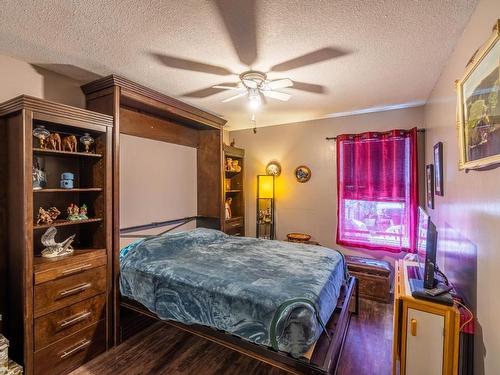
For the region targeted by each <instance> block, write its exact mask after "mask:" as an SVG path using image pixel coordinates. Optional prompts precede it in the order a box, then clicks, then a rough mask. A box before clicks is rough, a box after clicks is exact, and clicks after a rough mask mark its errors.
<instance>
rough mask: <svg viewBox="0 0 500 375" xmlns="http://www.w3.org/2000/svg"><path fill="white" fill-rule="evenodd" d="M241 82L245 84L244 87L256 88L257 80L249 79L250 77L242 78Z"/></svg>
mask: <svg viewBox="0 0 500 375" xmlns="http://www.w3.org/2000/svg"><path fill="white" fill-rule="evenodd" d="M243 83H244V84H245V86H246V87H249V88H251V89H256V88H257V86H258V85H257V82H255V81H253V80H251V79H244V80H243Z"/></svg>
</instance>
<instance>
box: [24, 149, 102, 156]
mask: <svg viewBox="0 0 500 375" xmlns="http://www.w3.org/2000/svg"><path fill="white" fill-rule="evenodd" d="M33 153H35V154H41V155H44V154H45V155H58V156H68V157H72V158H79V157H85V158H102V155H101V154H96V153H91V152H78V151H77V152H70V151H59V150H47V149H45V148H33Z"/></svg>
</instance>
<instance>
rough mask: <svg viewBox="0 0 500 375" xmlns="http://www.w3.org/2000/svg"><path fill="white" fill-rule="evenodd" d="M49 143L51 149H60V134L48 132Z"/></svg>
mask: <svg viewBox="0 0 500 375" xmlns="http://www.w3.org/2000/svg"><path fill="white" fill-rule="evenodd" d="M49 145H50V147H51V148H52V150H56V151H61V136H60V135H59V133H50V135H49Z"/></svg>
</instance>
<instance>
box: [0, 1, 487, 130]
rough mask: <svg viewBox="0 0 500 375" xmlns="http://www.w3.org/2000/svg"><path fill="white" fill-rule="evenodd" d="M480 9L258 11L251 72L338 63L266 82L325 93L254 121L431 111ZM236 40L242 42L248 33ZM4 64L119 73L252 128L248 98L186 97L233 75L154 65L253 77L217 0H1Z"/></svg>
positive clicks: (351, 5) (459, 5) (469, 5)
mask: <svg viewBox="0 0 500 375" xmlns="http://www.w3.org/2000/svg"><path fill="white" fill-rule="evenodd" d="M233 1H234V2H237V1H240V4H241V3H243V2H245V3H248V2H247V1H244V0H233ZM476 3H477V0H399V1H398V0H385V1H375V0H373V1H372V0H366V1H352V0H349V1H343V0H340V1H333V0H330V1H328V0H325V1H318V0H302V1H300V0H273V1H263V0H261V1H257V2H256V44H257V50H256V51H257V59H256V61H255V63H254V65H253V66H252V68H253V69H257V70H262V71H269V70H270V68H271V67H272V66H275V65H277V64H279V63H282V62H284V61H287V60H290V59H293V58H296V57H298V56H301V55H304V54H307V53H310V52H313V51H317V50H319V49H323V48H327V47H329V48H333V49H336V50H339V51H342V53H343V54H342V55H341V56H340V57H336V58H333V59H330V60H327V61H323V62H319V63H316V64H313V65H309V66H304V67H299V68H295V69H291V70H288V71H286V72H271V73H269V77H270V78H271V79H275V78H282V77H289V78H291V79H292V80H294V81H299V82H307V83H312V84H320V85H324V86H325V88H326V91H325V92H324V93H311V92H304V91H299V90H296V89H293V88H291V89H285V90H283V91H286V92H289V93H291V94H292V95H293V96H292V98H291V99H290V101H288V102H278V101H276V100H272V99H268V104H267V105H266V106H264V107H263V108H262V109H261V110H260V111H259V112H258V113H257V123H258V125H259V126H264V125H273V124H282V123H287V122H297V121H303V120H309V119H312V118H318V117H324V116H327V115H329V114H332V113H337V112H348V111H354V110H359V109H364V108H369V107H376V106H377V107H378V106H385V105H394V104H401V103H409V102H419V101H425V100H426V99H427V97H428V95H429V94H430V91H431V90H432V87H433V85H434V83H435V81H436V80H437V78H438V75H439V73H440V72H441V70H442V68H443V65H444V64H445V63H446V60H447V58H448V56H449V55H450V53H451V51H452V49H453V46H454V44H455V42H456V40H457V39H458V37H459V36H460V34H461V32H462V30H463V29H464V27H465V25H466V23H467V21H468V19H469V17H470V15H471V13H472V11H473V9H474V7H475V5H476ZM242 6H244V4H242ZM242 9H245V8H242ZM245 12H246V10H245ZM243 24H244V22H242V25H243ZM236 27H238V25H236ZM240 32H241V35H243V36H245V30H240ZM0 54H5V55H10V56H13V57H17V58H20V59H23V60H25V61H28V62H31V63H34V64H42V65H43V66H44V67H45V68H49V69H51V68H52V69H53V70H56V71H58V70H59V71H62V72H63V73H64V74H67V75H70V76H71V75H74V76H75V77H76V78H79V79H85V78H86V77H87V76H86V74H85V72H86V71H88V72H92V73H95V74H99V75H108V74H110V73H115V74H119V75H122V76H124V77H126V78H129V79H131V80H134V81H137V82H139V83H142V84H144V85H146V86H149V87H152V88H154V89H156V90H158V91H161V92H163V93H165V94H167V95H170V96H174V97H177V98H179V99H181V100H184V101H186V102H189V103H191V104H193V105H195V106H198V107H200V108H203V109H206V110H209V111H211V112H214V113H217V114H219V115H221V116H223V117H224V118H226V119H227V120H228V126H229V129H230V130H232V129H238V128H246V127H250V126H251V124H250V121H249V120H250V112H249V109H248V107H247V106H246V101H245V100H244V99H240V100H236V101H234V102H230V103H221V100H222V99H224V98H226V97H228V96H229V95H231V94H230V93H229V92H224V93H218V94H216V95H213V96H209V97H207V98H188V97H185V96H183V94H186V93H189V92H193V91H196V90H199V89H203V88H206V87H209V86H211V85H215V84H220V83H223V82H226V83H227V82H233V81H234V82H236V81H237V75H236V74H235V75H227V76H222V75H215V74H210V73H202V72H194V71H188V70H183V69H178V68H172V67H167V66H165V65H164V64H162V62H161V60H160V59H158V57H157V55H158V54H161V55H165V54H166V55H170V56H175V57H180V58H183V59H189V60H194V61H197V62H202V63H205V64H211V65H216V66H220V67H224V68H227V69H228V70H229V71H231V72H234V73H240V72H242V71H244V70H247V69H248V66H245V65H244V64H242V63H241V62H240V61H239V59H238V55H237V54H236V52H235V49H234V48H233V44H232V42H231V38H230V37H229V34H228V32H227V30H226V28H225V26H224V22H223V20H222V17H221V15H220V13H219V12H218V11H217V7H216V4H215V3H214V2H212V1H205V0H198V1H195V0H182V1H166V0H151V1H142V0H135V1H132V0H128V1H127V0H121V1H117V0H115V1H98V0H80V1H78V0H74V1H70V0H39V1H32V0H3V1H2V5H1V7H0ZM91 77H92V75H89V76H88V78H89V79H90V78H91ZM451 84H453V83H452V82H450V85H451Z"/></svg>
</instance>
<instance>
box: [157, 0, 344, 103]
mask: <svg viewBox="0 0 500 375" xmlns="http://www.w3.org/2000/svg"><path fill="white" fill-rule="evenodd" d="M256 2H257V1H256V0H241V1H234V0H215V1H214V3H215V5H216V8H217V11H218V13H219V14H220V16H221V19H222V21H223V23H224V25H225V28H226V31H227V32H228V34H229V36H230V39H231V42H232V44H233V47H234V49H235V51H236V54H237V55H238V58H239V60H240V62H242V63H243V64H244V65H247V66H248V67H250V70H248V71H245V72H243V73H241V74H239V79H240V81H239V82H237V83H235V82H225V83H220V84H218V85H214V86H210V87H206V88H203V89H199V90H195V91H192V92H188V93H185V94H184V95H182V96H184V97H190V98H206V97H208V96H211V95H215V94H218V93H220V92H224V91H226V90H228V91H234V92H235V95H233V96H230V97H228V98H225V99H223V100H222V102H224V103H227V102H230V101H232V100H235V99H238V98H242V97H244V96H247V97H248V101H249V105H250V107H251V108H252V109H256V108H257V107H258V106H260V104H262V103H264V104H265V103H266V98H272V99H277V100H281V101H287V100H289V99H290V97H291V95H290V94H288V93H284V92H280V91H276V90H279V89H283V88H292V89H294V90H301V91H307V92H311V93H317V94H323V93H325V92H326V88H325V87H324V86H322V85H318V84H313V83H307V82H298V81H292V80H291V79H289V78H283V79H276V80H269V79H268V78H267V73H269V72H286V71H289V70H293V69H297V68H301V67H304V66H308V65H312V64H316V63H319V62H322V61H326V60H330V59H334V58H337V57H340V56H343V55H346V54H347V53H348V52H347V51H344V50H340V49H337V48H333V47H326V48H321V49H318V50H315V51H312V52H309V53H306V54H304V55H302V56H299V57H296V58H293V59H290V60H288V61H284V62H282V63H280V64H276V65H274V66H272V67H271V68H270V70H269V71H268V72H261V71H256V70H252V69H251V66H252V65H253V64H254V63H255V61H256V60H257V57H258V53H257V33H256V21H255V20H256V18H257V17H256ZM151 54H152V55H153V56H154V57H155V58H157V59H158V60H159V61H160V62H161V63H162V64H164V65H165V66H168V67H171V68H177V69H184V70H190V71H195V72H204V73H210V74H215V75H220V76H229V75H236V74H237V73H235V72H232V71H231V70H229V69H227V68H225V67H222V66H216V65H212V64H207V63H204V62H199V61H193V60H188V59H184V58H180V57H177V56H172V55H166V54H162V53H155V52H152V53H151Z"/></svg>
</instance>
